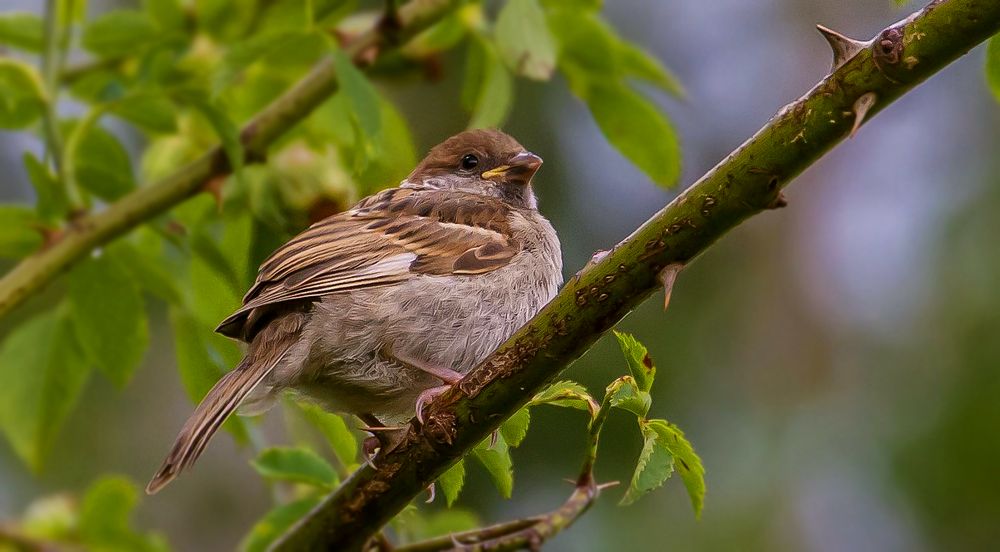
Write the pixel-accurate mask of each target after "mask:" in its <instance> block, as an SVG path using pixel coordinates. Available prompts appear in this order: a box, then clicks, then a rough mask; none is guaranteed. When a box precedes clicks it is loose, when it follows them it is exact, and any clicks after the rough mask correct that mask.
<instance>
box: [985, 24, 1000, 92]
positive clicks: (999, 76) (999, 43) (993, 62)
mask: <svg viewBox="0 0 1000 552" xmlns="http://www.w3.org/2000/svg"><path fill="white" fill-rule="evenodd" d="M986 82H987V83H988V84H989V86H990V90H992V91H993V96H995V97H996V99H997V101H998V102H1000V36H994V37H993V38H991V39H990V42H989V44H988V45H987V46H986Z"/></svg>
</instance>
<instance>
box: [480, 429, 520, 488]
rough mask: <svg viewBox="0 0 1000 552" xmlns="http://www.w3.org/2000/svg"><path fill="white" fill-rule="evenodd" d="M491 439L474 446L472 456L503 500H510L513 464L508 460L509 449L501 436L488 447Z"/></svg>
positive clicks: (512, 484) (512, 485) (512, 483)
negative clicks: (490, 479) (488, 475)
mask: <svg viewBox="0 0 1000 552" xmlns="http://www.w3.org/2000/svg"><path fill="white" fill-rule="evenodd" d="M490 441H491V438H487V439H486V440H484V441H483V442H481V443H479V444H478V445H476V447H475V448H474V449H472V454H473V456H475V457H476V460H478V461H479V463H480V464H482V466H483V467H484V468H486V471H487V472H488V473H489V474H490V477H491V478H492V479H493V484H494V485H496V487H497V490H498V491H500V494H501V495H502V496H503V497H504V498H510V496H511V493H513V491H514V464H513V462H512V461H511V458H510V449H509V448H508V447H507V442H506V441H504V438H503V435H497V439H496V443H493V445H492V446H491V445H490Z"/></svg>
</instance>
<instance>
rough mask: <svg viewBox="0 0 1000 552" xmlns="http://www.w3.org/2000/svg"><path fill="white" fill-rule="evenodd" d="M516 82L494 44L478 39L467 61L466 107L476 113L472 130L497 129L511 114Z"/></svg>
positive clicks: (463, 98)
mask: <svg viewBox="0 0 1000 552" xmlns="http://www.w3.org/2000/svg"><path fill="white" fill-rule="evenodd" d="M513 99H514V81H513V78H512V77H511V75H510V72H508V71H507V67H506V66H505V65H504V64H503V61H501V60H500V56H499V55H498V54H497V53H496V51H495V50H494V48H493V45H492V44H489V43H487V42H484V41H482V40H476V41H474V42H473V43H472V45H470V47H469V49H468V53H467V57H466V62H465V82H464V84H463V86H462V104H463V105H465V106H466V108H467V109H469V110H470V111H471V112H472V118H471V120H470V121H469V125H468V128H496V127H499V126H501V125H502V124H503V122H504V121H505V120H506V119H507V115H508V114H509V113H510V108H511V105H512V104H513Z"/></svg>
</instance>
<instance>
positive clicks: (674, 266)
mask: <svg viewBox="0 0 1000 552" xmlns="http://www.w3.org/2000/svg"><path fill="white" fill-rule="evenodd" d="M682 268H684V265H682V264H681V263H671V264H668V265H667V266H666V268H664V269H663V270H661V271H660V274H659V280H660V283H661V284H663V310H667V307H669V306H670V292H671V291H672V290H673V289H674V280H676V279H677V275H678V274H680V271H681V269H682Z"/></svg>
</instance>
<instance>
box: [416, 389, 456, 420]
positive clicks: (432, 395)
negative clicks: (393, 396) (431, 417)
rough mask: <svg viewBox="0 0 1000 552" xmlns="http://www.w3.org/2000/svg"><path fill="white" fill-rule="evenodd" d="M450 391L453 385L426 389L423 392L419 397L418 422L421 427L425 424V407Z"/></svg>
mask: <svg viewBox="0 0 1000 552" xmlns="http://www.w3.org/2000/svg"><path fill="white" fill-rule="evenodd" d="M449 389H451V385H439V386H437V387H431V388H430V389H424V390H423V392H421V393H420V395H419V396H418V397H417V421H418V422H420V424H421V425H423V423H424V406H426V405H427V404H428V403H430V402H432V401H433V400H434V399H436V398H437V397H438V396H439V395H441V394H442V393H444V392H445V391H447V390H449Z"/></svg>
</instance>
